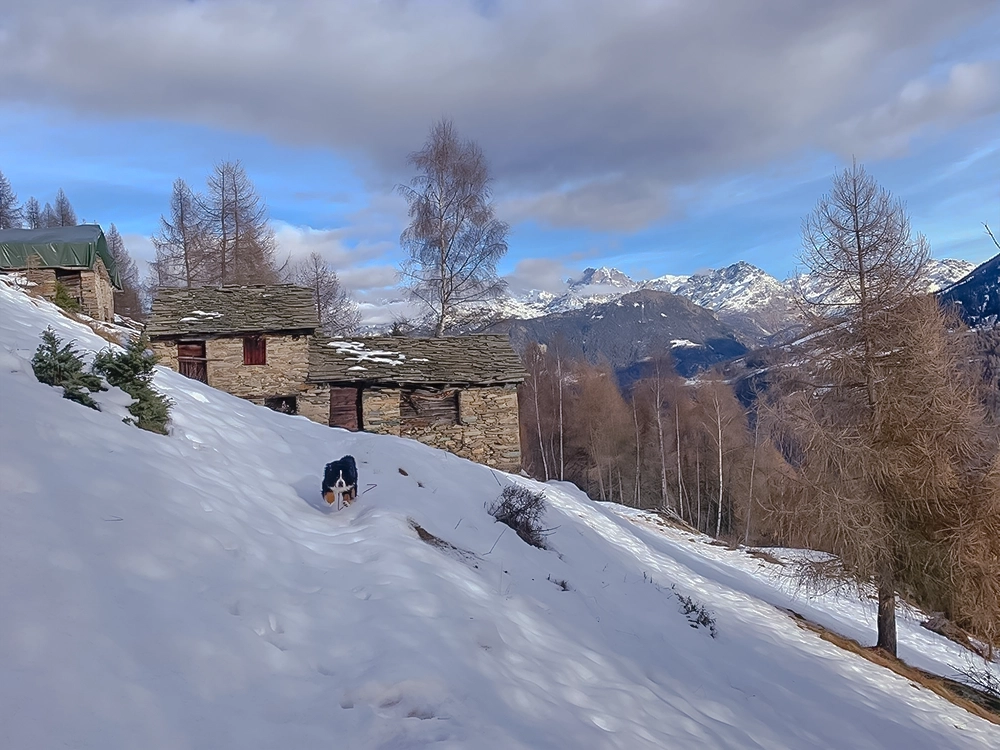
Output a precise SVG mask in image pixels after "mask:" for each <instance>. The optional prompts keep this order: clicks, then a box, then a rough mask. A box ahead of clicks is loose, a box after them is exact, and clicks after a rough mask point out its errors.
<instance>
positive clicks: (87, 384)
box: [31, 328, 107, 411]
mask: <svg viewBox="0 0 1000 750" xmlns="http://www.w3.org/2000/svg"><path fill="white" fill-rule="evenodd" d="M31 369H32V370H33V371H34V373H35V377H36V378H38V381H39V382H40V383H45V384H46V385H51V386H53V387H56V388H62V389H63V398H68V399H69V400H70V401H76V402H77V403H78V404H83V405H84V406H89V407H90V408H91V409H96V410H97V411H100V410H101V409H100V407H99V406H98V405H97V403H96V402H95V401H94V400H93V399H92V398H91V397H90V394H91V393H95V392H97V391H106V390H107V388H105V387H104V384H103V383H102V382H101V379H100V378H99V377H98V376H97V375H94V374H92V373H87V372H84V371H83V359H81V358H80V355H79V354H78V353H77V352H76V350H75V349H74V348H73V345H72V344H63V343H62V342H61V341H60V339H59V337H58V336H56V334H55V332H54V331H53V330H52V329H51V328H47V329H45V331H44V332H43V333H42V343H41V344H40V345H39V347H38V349H37V350H36V351H35V356H34V357H32V358H31Z"/></svg>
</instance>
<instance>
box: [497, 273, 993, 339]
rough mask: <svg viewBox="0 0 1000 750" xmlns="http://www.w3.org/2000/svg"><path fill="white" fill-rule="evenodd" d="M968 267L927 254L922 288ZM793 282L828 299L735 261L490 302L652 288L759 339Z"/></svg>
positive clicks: (774, 323) (529, 306)
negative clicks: (688, 271) (929, 257)
mask: <svg viewBox="0 0 1000 750" xmlns="http://www.w3.org/2000/svg"><path fill="white" fill-rule="evenodd" d="M973 268H975V265H974V264H973V263H970V262H968V261H965V260H957V259H954V258H945V259H942V260H937V259H932V260H931V261H929V262H928V264H927V269H926V272H925V283H926V287H925V288H926V289H927V291H928V292H936V291H938V290H940V289H944V288H947V287H948V286H950V285H952V284H954V283H955V282H956V281H958V280H959V279H961V278H962V277H964V276H965V275H966V274H968V273H969V272H970V271H972V269H973ZM798 285H801V289H802V290H803V291H805V292H806V293H807V295H808V296H809V297H810V298H812V299H821V300H823V301H829V300H831V299H832V294H833V293H832V292H831V291H829V290H823V289H822V288H821V287H820V286H819V285H818V284H816V283H814V282H813V281H812V280H811V279H810V278H809V277H808V276H806V275H803V276H798V277H792V278H790V279H786V280H785V281H779V280H778V279H777V278H775V277H774V276H772V275H770V274H769V273H767V272H766V271H763V270H761V269H760V268H758V267H757V266H754V265H752V264H750V263H747V262H746V261H739V262H737V263H733V264H732V265H729V266H726V267H724V268H720V269H710V270H708V271H702V272H699V273H696V274H691V275H688V276H684V275H677V274H666V275H663V276H659V277H657V278H654V279H649V280H645V281H637V280H634V279H632V278H630V277H629V276H628V275H627V274H625V273H623V272H622V271H620V270H618V269H617V268H608V267H601V268H587V269H585V270H584V272H583V274H582V275H581V276H580V278H578V279H573V280H570V281H569V283H568V286H567V290H566V292H565V293H564V294H561V295H558V296H557V295H553V294H550V293H546V292H540V291H537V290H535V291H531V292H528V293H527V294H524V295H517V296H508V297H504V298H502V299H500V300H498V301H497V302H496V303H494V310H495V311H497V312H498V313H499V314H500V315H502V316H504V317H509V318H518V319H521V320H528V319H530V318H537V317H540V316H542V315H550V314H552V313H561V312H568V311H570V310H579V309H581V308H584V307H587V306H588V305H600V304H604V303H607V302H613V301H614V300H616V299H618V298H620V297H621V296H622V295H625V294H629V293H631V292H634V291H638V290H640V289H654V290H657V291H662V292H671V293H672V294H677V295H680V296H681V297H686V298H687V299H689V300H691V301H692V302H694V303H695V304H696V305H701V306H702V307H706V308H708V309H709V310H712V311H713V312H715V313H716V314H718V315H719V317H720V318H721V319H724V320H725V321H726V322H727V323H729V324H730V325H731V326H733V327H734V328H736V330H738V331H739V332H740V333H741V334H742V335H744V336H745V337H747V338H748V339H751V340H761V339H764V338H766V337H768V336H770V335H772V334H774V333H777V332H778V331H780V330H782V329H784V328H786V327H788V326H789V325H790V324H792V323H794V322H795V320H796V318H797V308H796V305H795V298H796V293H797V287H798Z"/></svg>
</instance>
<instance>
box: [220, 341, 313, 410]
mask: <svg viewBox="0 0 1000 750" xmlns="http://www.w3.org/2000/svg"><path fill="white" fill-rule="evenodd" d="M264 338H265V339H266V340H267V364H266V365H245V364H243V338H242V337H235V338H218V339H209V340H208V341H206V342H205V356H206V357H207V359H208V384H209V385H210V386H212V387H213V388H219V389H220V390H223V391H227V392H228V393H231V394H233V395H234V396H240V397H242V398H249V399H255V400H260V399H264V398H267V397H270V396H297V395H298V394H299V392H300V391H301V390H302V389H303V388H304V387H305V382H306V375H307V374H308V370H309V351H308V348H309V337H308V336H299V337H298V338H295V337H292V336H281V335H277V334H265V335H264Z"/></svg>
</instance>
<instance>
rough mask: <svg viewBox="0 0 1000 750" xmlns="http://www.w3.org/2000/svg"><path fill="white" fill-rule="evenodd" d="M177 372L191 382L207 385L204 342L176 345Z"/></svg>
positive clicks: (188, 342) (186, 342)
mask: <svg viewBox="0 0 1000 750" xmlns="http://www.w3.org/2000/svg"><path fill="white" fill-rule="evenodd" d="M177 371H178V372H179V373H180V374H181V375H184V376H186V377H189V378H192V379H193V380H200V381H201V382H202V383H208V360H207V359H206V357H205V342H204V341H185V342H184V343H182V344H178V345H177Z"/></svg>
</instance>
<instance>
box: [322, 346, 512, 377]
mask: <svg viewBox="0 0 1000 750" xmlns="http://www.w3.org/2000/svg"><path fill="white" fill-rule="evenodd" d="M358 363H362V364H364V365H365V369H364V370H363V371H360V370H357V369H356V368H354V367H353V365H356V364H358ZM362 372H363V373H364V374H361V373H362ZM523 379H524V368H523V367H522V365H521V360H520V358H518V356H517V354H516V353H515V352H514V350H513V348H512V347H511V345H510V341H509V340H508V338H507V337H506V336H496V335H478V336H458V337H446V338H404V337H399V336H376V337H368V338H350V339H330V340H327V341H324V342H319V341H317V342H314V344H313V346H312V347H311V348H310V352H309V380H310V381H311V382H314V383H323V382H342V381H348V382H350V381H354V380H364V381H368V382H378V381H383V382H391V383H399V384H408V383H413V384H419V383H428V384H453V385H461V384H470V385H473V384H476V385H486V384H503V383H519V382H520V381H521V380H523Z"/></svg>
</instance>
